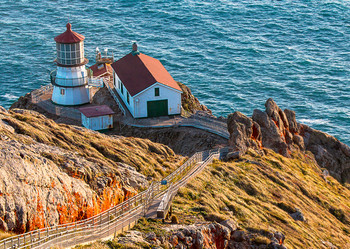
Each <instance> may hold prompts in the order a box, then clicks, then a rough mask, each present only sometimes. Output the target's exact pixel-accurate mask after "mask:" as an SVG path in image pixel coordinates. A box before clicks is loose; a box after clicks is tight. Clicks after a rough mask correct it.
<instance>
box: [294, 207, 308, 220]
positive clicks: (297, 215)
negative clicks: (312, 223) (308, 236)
mask: <svg viewBox="0 0 350 249" xmlns="http://www.w3.org/2000/svg"><path fill="white" fill-rule="evenodd" d="M290 216H291V217H292V218H293V219H294V220H296V221H306V219H305V217H304V215H303V213H302V212H301V210H300V209H298V208H297V209H296V212H294V213H292V214H290Z"/></svg>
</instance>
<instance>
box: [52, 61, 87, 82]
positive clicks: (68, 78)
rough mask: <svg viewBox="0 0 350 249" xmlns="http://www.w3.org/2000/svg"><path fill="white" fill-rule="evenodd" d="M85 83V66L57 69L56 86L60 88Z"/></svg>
mask: <svg viewBox="0 0 350 249" xmlns="http://www.w3.org/2000/svg"><path fill="white" fill-rule="evenodd" d="M86 82H87V71H86V69H85V65H83V66H79V67H57V73H56V84H57V85H60V86H79V85H84V84H85V83H86Z"/></svg>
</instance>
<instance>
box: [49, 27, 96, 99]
mask: <svg viewBox="0 0 350 249" xmlns="http://www.w3.org/2000/svg"><path fill="white" fill-rule="evenodd" d="M66 27H67V30H66V31H65V32H64V33H62V34H60V35H59V36H57V37H55V41H56V49H57V59H56V63H57V70H56V71H53V72H52V73H51V75H50V76H51V83H52V84H53V86H54V87H53V92H52V98H51V99H52V101H53V102H54V103H56V104H59V105H66V106H73V105H82V104H86V103H89V102H90V94H89V87H88V75H87V71H86V69H85V65H86V64H87V63H88V60H87V59H86V58H85V57H84V39H85V37H84V36H82V35H80V34H78V33H76V32H74V31H72V29H71V28H72V25H71V24H70V23H67V26H66Z"/></svg>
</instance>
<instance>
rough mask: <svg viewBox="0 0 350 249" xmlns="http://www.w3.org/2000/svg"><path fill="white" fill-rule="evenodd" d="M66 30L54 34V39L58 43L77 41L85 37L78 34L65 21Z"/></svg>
mask: <svg viewBox="0 0 350 249" xmlns="http://www.w3.org/2000/svg"><path fill="white" fill-rule="evenodd" d="M66 27H67V30H66V31H65V32H64V33H62V34H60V35H58V36H56V37H55V41H56V42H58V43H78V42H81V41H83V40H84V39H85V36H83V35H81V34H78V33H77V32H74V31H73V30H72V24H70V23H67V25H66Z"/></svg>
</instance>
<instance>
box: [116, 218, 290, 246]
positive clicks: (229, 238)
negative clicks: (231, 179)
mask: <svg viewBox="0 0 350 249" xmlns="http://www.w3.org/2000/svg"><path fill="white" fill-rule="evenodd" d="M227 223H232V221H229V222H227V221H226V223H223V224H219V223H212V224H207V225H189V226H181V228H178V229H172V230H171V231H170V232H165V231H164V232H163V235H158V236H157V235H156V234H155V233H154V232H151V233H148V234H144V233H141V232H138V231H130V232H127V233H126V235H124V236H122V237H119V238H118V240H117V241H116V242H117V243H119V244H121V245H137V244H138V243H140V242H141V243H143V244H144V245H147V246H148V247H152V246H153V248H191V249H201V248H208V249H236V248H238V249H240V248H242V249H243V248H247V249H248V248H249V249H250V248H251V249H253V248H259V249H285V248H286V247H285V246H284V245H283V242H284V240H285V237H284V235H283V234H282V233H280V232H275V233H272V232H268V233H266V234H264V235H261V234H259V233H252V232H248V231H245V230H241V229H240V228H237V226H234V227H232V226H227ZM170 229H171V228H170ZM157 246H159V247H157Z"/></svg>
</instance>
